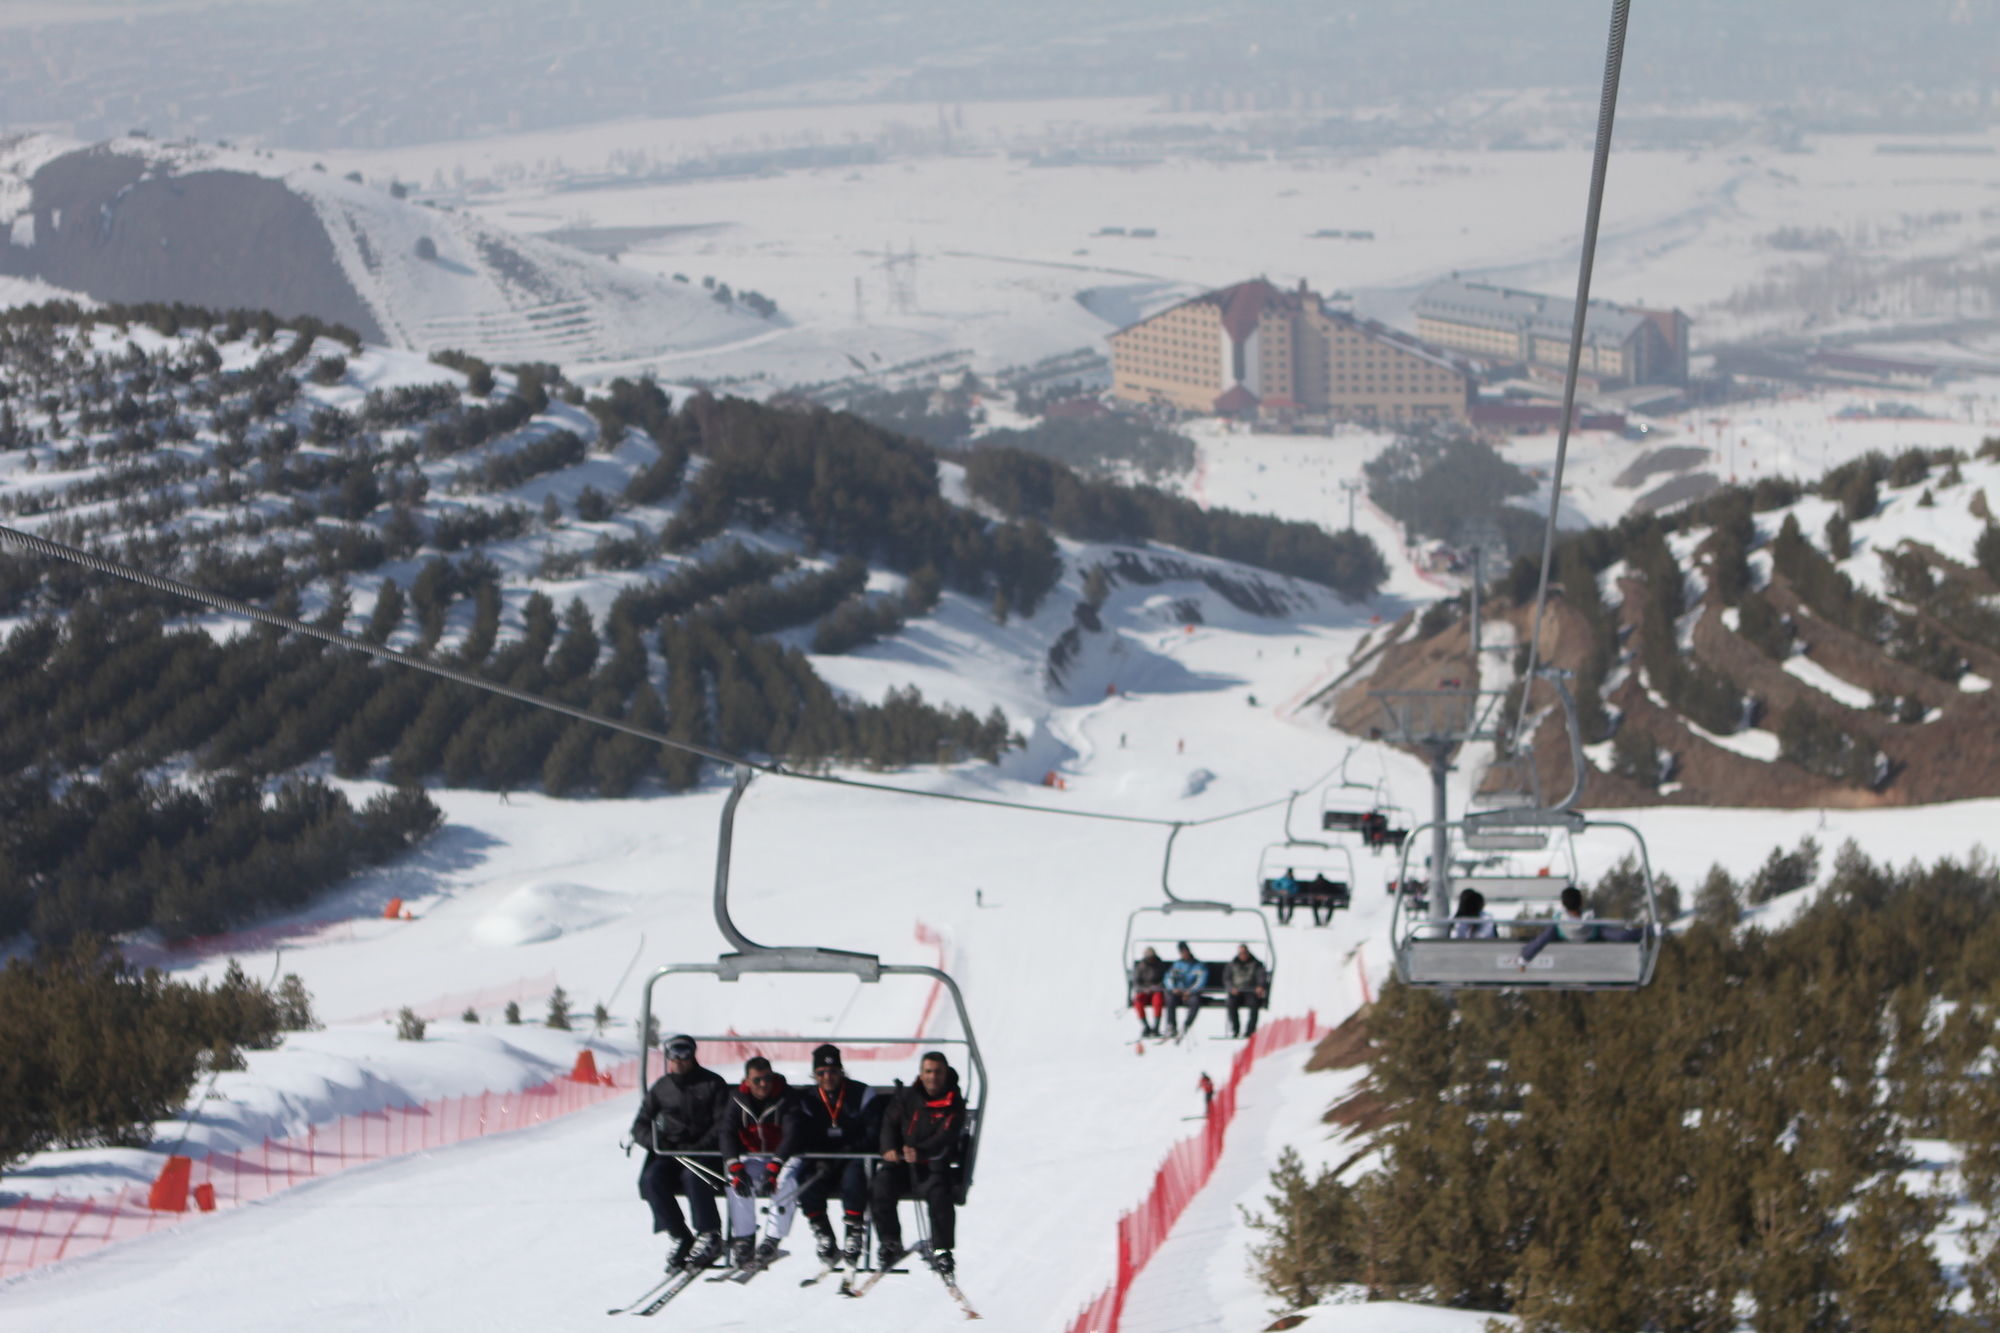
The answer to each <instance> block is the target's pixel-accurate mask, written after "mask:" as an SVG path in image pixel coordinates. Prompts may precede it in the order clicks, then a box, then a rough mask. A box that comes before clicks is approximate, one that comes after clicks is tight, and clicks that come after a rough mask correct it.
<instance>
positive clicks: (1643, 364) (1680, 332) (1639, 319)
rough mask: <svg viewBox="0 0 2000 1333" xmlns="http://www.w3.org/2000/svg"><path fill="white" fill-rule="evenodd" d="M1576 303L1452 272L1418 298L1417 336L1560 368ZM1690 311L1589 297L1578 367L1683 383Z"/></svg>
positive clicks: (1626, 380)
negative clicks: (1456, 274)
mask: <svg viewBox="0 0 2000 1333" xmlns="http://www.w3.org/2000/svg"><path fill="white" fill-rule="evenodd" d="M1575 310H1576V306H1575V303H1574V302H1573V301H1571V300H1569V299H1567V298H1564V297H1557V296H1544V295H1542V294H1540V293H1537V292H1523V291H1516V290H1514V289H1512V288H1508V287H1496V286H1493V285H1492V284H1491V283H1484V282H1470V281H1467V280H1465V279H1463V278H1458V277H1451V278H1446V279H1444V280H1443V281H1441V282H1435V283H1432V284H1431V286H1430V287H1428V288H1427V289H1425V291H1424V294H1423V295H1422V296H1420V297H1418V298H1417V302H1416V305H1415V307H1414V308H1413V313H1414V314H1415V315H1416V319H1417V336H1418V337H1419V338H1422V339H1423V340H1424V341H1425V342H1427V343H1431V344H1434V345H1436V346H1438V347H1446V348H1452V349H1454V350H1457V351H1461V352H1467V353H1470V354H1471V355H1473V356H1476V357H1479V358H1481V359H1482V360H1486V361H1494V362H1501V363H1506V364H1510V365H1520V366H1523V367H1525V368H1526V369H1528V370H1529V371H1531V372H1535V373H1542V374H1551V373H1553V374H1561V373H1562V372H1563V371H1564V370H1566V369H1567V367H1568V363H1569V339H1570V332H1571V324H1572V321H1573V319H1574V317H1575ZM1688 326H1689V320H1688V317H1687V316H1686V315H1684V314H1682V313H1681V312H1680V311H1678V310H1649V309H1643V308H1641V307H1638V306H1621V305H1613V304H1612V303H1611V302H1609V301H1592V302H1591V303H1590V313H1589V315H1588V316H1587V317H1586V319H1585V320H1584V326H1583V354H1582V356H1581V357H1580V358H1579V360H1578V373H1579V374H1580V375H1581V376H1583V377H1584V378H1585V379H1586V380H1587V381H1589V382H1590V383H1591V384H1593V385H1595V386H1596V387H1599V388H1612V387H1615V386H1619V385H1626V384H1686V383H1687V378H1688Z"/></svg>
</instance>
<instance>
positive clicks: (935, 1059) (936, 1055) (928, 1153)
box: [871, 1051, 965, 1278]
mask: <svg viewBox="0 0 2000 1333" xmlns="http://www.w3.org/2000/svg"><path fill="white" fill-rule="evenodd" d="M964 1138H965V1098H964V1096H963V1095H961V1094H960V1092H959V1090H958V1073H957V1071H955V1070H953V1069H952V1067H951V1065H950V1064H949V1063H947V1062H946V1060H945V1058H944V1055H943V1054H942V1053H941V1052H938V1051H926V1052H925V1053H924V1059H923V1064H922V1066H921V1068H920V1069H919V1072H918V1074H917V1081H916V1083H915V1085H914V1086H912V1087H908V1088H904V1089H902V1090H901V1091H899V1092H897V1093H896V1094H895V1096H894V1097H892V1098H891V1099H890V1101H889V1105H888V1107H887V1109H886V1110H884V1112H883V1115H882V1136H881V1140H880V1142H881V1145H882V1162H883V1165H882V1166H881V1167H880V1168H878V1169H877V1170H876V1172H875V1184H874V1188H873V1191H872V1193H873V1196H874V1197H873V1199H872V1200H871V1202H872V1203H873V1205H874V1207H873V1210H872V1211H873V1212H874V1215H875V1234H876V1236H877V1237H879V1238H880V1241H881V1248H880V1249H879V1250H878V1252H877V1254H876V1262H877V1263H879V1264H880V1265H881V1266H882V1267H883V1268H888V1267H890V1266H892V1265H893V1264H895V1262H896V1261H897V1260H899V1259H901V1258H902V1257H903V1256H904V1255H905V1254H907V1253H909V1251H908V1250H906V1249H905V1248H904V1246H903V1223H902V1219H901V1218H899V1217H897V1215H896V1200H897V1199H899V1198H901V1197H902V1196H904V1195H905V1194H907V1195H909V1196H910V1197H911V1198H914V1199H920V1200H922V1201H923V1204H924V1207H925V1208H926V1209H928V1210H929V1213H930V1223H931V1265H932V1267H934V1268H936V1269H937V1271H938V1272H939V1273H940V1274H941V1275H943V1276H944V1277H946V1278H950V1277H952V1275H953V1272H954V1268H955V1266H954V1264H953V1261H952V1255H951V1249H952V1240H953V1231H954V1222H955V1221H956V1216H955V1213H954V1209H953V1203H954V1199H955V1196H956V1191H957V1188H958V1152H959V1146H960V1144H961V1143H962V1142H963V1141H964Z"/></svg>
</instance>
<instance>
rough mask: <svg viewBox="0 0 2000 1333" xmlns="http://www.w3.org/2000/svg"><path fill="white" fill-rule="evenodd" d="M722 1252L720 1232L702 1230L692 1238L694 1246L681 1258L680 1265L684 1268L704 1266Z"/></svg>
mask: <svg viewBox="0 0 2000 1333" xmlns="http://www.w3.org/2000/svg"><path fill="white" fill-rule="evenodd" d="M721 1254H722V1233H721V1232H719V1231H704V1232H702V1233H701V1234H700V1235H699V1236H696V1237H695V1238H694V1248H693V1249H691V1250H689V1251H688V1252H687V1254H686V1255H685V1256H683V1257H682V1259H681V1267H682V1268H683V1269H684V1270H686V1269H696V1268H706V1267H708V1266H709V1265H710V1264H712V1263H714V1262H715V1261H716V1259H717V1258H719V1257H720V1256H721Z"/></svg>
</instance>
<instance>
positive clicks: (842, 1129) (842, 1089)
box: [798, 1042, 883, 1268]
mask: <svg viewBox="0 0 2000 1333" xmlns="http://www.w3.org/2000/svg"><path fill="white" fill-rule="evenodd" d="M812 1064H813V1071H812V1072H813V1086H812V1087H810V1088H802V1089H800V1090H799V1128H800V1132H799V1151H800V1152H801V1153H803V1154H806V1155H807V1157H810V1155H811V1154H813V1153H816V1152H844V1153H858V1152H870V1151H873V1150H874V1147H875V1144H876V1143H877V1142H878V1141H879V1139H880V1137H881V1131H880V1130H879V1129H878V1128H877V1127H876V1120H877V1118H878V1117H879V1115H880V1113H881V1111H882V1106H883V1098H882V1097H880V1096H879V1095H878V1091H877V1089H874V1088H871V1087H869V1086H868V1085H867V1084H866V1083H863V1082H861V1081H859V1080H858V1079H851V1078H849V1077H847V1071H846V1070H845V1069H843V1068H842V1067H841V1063H840V1048H839V1047H838V1046H835V1045H834V1044H833V1043H832V1042H828V1043H826V1044H825V1045H823V1046H817V1047H815V1048H814V1049H813V1054H812ZM804 1174H805V1176H806V1184H805V1185H804V1187H803V1188H801V1189H800V1190H799V1194H798V1198H799V1211H800V1212H802V1213H804V1214H805V1215H806V1225H807V1226H808V1227H810V1228H812V1234H813V1244H814V1247H815V1250H816V1251H817V1253H818V1256H819V1261H820V1264H821V1265H822V1266H823V1267H826V1268H831V1267H833V1266H834V1264H835V1263H837V1262H841V1261H845V1262H846V1264H847V1266H848V1267H849V1268H852V1267H854V1266H855V1265H856V1264H858V1263H859V1262H860V1261H861V1242H862V1237H863V1234H864V1232H865V1229H866V1228H865V1227H864V1225H863V1223H864V1210H865V1209H866V1207H867V1202H868V1164H867V1163H866V1162H864V1161H862V1160H861V1159H860V1158H858V1157H851V1158H848V1159H846V1160H844V1161H843V1160H840V1159H832V1160H822V1161H820V1162H819V1163H817V1170H815V1169H813V1167H811V1166H808V1168H807V1169H806V1171H805V1172H804ZM836 1185H838V1186H839V1188H840V1206H841V1210H842V1212H843V1213H845V1214H846V1223H847V1225H846V1227H845V1236H844V1239H845V1244H844V1245H839V1246H836V1245H835V1244H834V1239H833V1224H832V1223H831V1222H829V1221H828V1220H827V1216H826V1204H827V1199H828V1198H829V1197H830V1196H831V1195H832V1193H833V1191H834V1187H835V1186H836Z"/></svg>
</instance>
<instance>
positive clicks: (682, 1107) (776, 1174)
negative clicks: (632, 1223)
mask: <svg viewBox="0 0 2000 1333" xmlns="http://www.w3.org/2000/svg"><path fill="white" fill-rule="evenodd" d="M663 1045H664V1047H665V1050H666V1056H667V1072H666V1074H665V1075H664V1076H663V1077H662V1078H660V1079H659V1080H658V1081H657V1082H655V1083H654V1084H653V1086H652V1087H651V1088H650V1089H649V1090H648V1091H647V1093H646V1097H645V1100H644V1102H643V1103H642V1104H641V1106H640V1109H639V1115H638V1117H637V1119H635V1120H634V1121H633V1122H632V1140H633V1142H634V1143H636V1144H638V1145H639V1146H641V1147H643V1148H645V1149H646V1150H647V1154H646V1161H645V1165H644V1166H643V1167H641V1168H640V1171H639V1195H640V1197H641V1198H643V1199H645V1201H646V1202H647V1203H648V1204H649V1205H651V1207H652V1210H653V1231H654V1233H655V1234H657V1233H659V1232H663V1231H664V1232H666V1233H667V1234H668V1235H669V1236H670V1237H672V1239H673V1247H672V1249H671V1250H670V1251H669V1252H668V1255H667V1270H668V1271H669V1272H676V1271H684V1270H686V1269H690V1268H705V1267H707V1266H709V1265H711V1264H713V1263H715V1262H716V1260H717V1259H718V1258H721V1257H723V1240H722V1226H721V1218H720V1216H719V1215H718V1212H717V1209H716V1202H715V1201H716V1194H717V1192H718V1189H721V1190H725V1191H726V1192H727V1195H728V1204H729V1223H730V1228H729V1229H730V1234H731V1237H732V1240H731V1241H730V1253H729V1255H728V1256H727V1257H728V1260H729V1263H730V1264H731V1266H732V1267H735V1268H739V1269H742V1268H751V1267H761V1266H763V1265H765V1264H768V1263H769V1262H770V1261H771V1260H772V1259H773V1258H774V1257H776V1255H777V1253H778V1246H779V1242H781V1241H782V1240H783V1239H784V1238H785V1236H786V1235H787V1234H788V1233H789V1232H790V1230H791V1226H792V1217H793V1214H794V1213H798V1212H802V1213H804V1214H805V1217H806V1225H807V1226H808V1227H810V1228H811V1230H812V1236H813V1245H814V1250H815V1253H816V1254H817V1256H818V1258H819V1261H820V1263H821V1264H822V1265H823V1266H824V1267H826V1268H829V1269H830V1268H833V1267H834V1266H835V1265H836V1264H839V1263H845V1264H846V1265H847V1266H848V1268H849V1269H854V1268H857V1267H858V1266H859V1264H860V1261H861V1256H862V1248H863V1244H864V1242H865V1239H866V1235H867V1225H866V1221H865V1219H864V1212H863V1210H864V1209H867V1210H868V1212H869V1213H871V1214H872V1216H873V1220H874V1225H875V1235H876V1241H877V1250H876V1263H877V1266H878V1267H880V1268H883V1269H888V1268H891V1267H893V1266H894V1265H895V1264H896V1263H897V1262H898V1261H899V1260H901V1259H902V1258H903V1256H904V1255H906V1254H907V1253H909V1248H908V1247H907V1246H905V1245H904V1244H903V1232H902V1222H901V1219H900V1218H899V1217H898V1216H897V1214H896V1201H897V1200H898V1199H901V1198H905V1197H908V1198H915V1199H918V1200H921V1201H922V1202H923V1204H924V1206H925V1208H926V1209H927V1211H928V1214H929V1220H930V1262H931V1266H932V1267H933V1268H935V1269H936V1270H937V1271H938V1273H939V1274H940V1275H942V1276H943V1277H945V1278H946V1279H948V1280H949V1279H951V1278H952V1276H953V1272H954V1261H953V1258H952V1242H953V1238H954V1237H953V1232H954V1226H955V1221H956V1215H955V1208H954V1205H955V1202H956V1198H957V1187H958V1172H959V1162H960V1154H961V1151H962V1149H963V1146H964V1141H965V1132H966V1116H965V1097H964V1095H963V1094H962V1093H961V1092H960V1091H959V1087H958V1073H957V1071H955V1070H954V1069H953V1068H952V1067H951V1065H950V1063H949V1062H948V1061H947V1060H946V1059H945V1057H944V1056H943V1055H942V1054H941V1053H939V1052H937V1051H927V1052H925V1054H924V1056H923V1059H922V1061H921V1062H920V1065H919V1070H918V1074H917V1080H916V1082H915V1083H913V1084H911V1085H910V1086H909V1087H903V1086H902V1085H901V1083H900V1081H899V1082H898V1083H897V1085H896V1086H895V1087H894V1088H886V1089H885V1088H875V1087H870V1086H869V1085H868V1084H866V1083H863V1082H861V1081H860V1080H858V1079H852V1078H849V1077H848V1076H847V1073H846V1071H845V1069H844V1068H843V1067H842V1065H841V1059H840V1048H839V1047H838V1046H835V1045H833V1044H831V1043H827V1044H824V1045H821V1046H818V1047H816V1048H814V1050H813V1053H812V1086H811V1087H809V1088H794V1087H792V1086H791V1085H790V1084H788V1083H787V1082H786V1081H785V1077H784V1075H782V1074H780V1073H778V1072H777V1071H776V1070H774V1069H772V1068H771V1062H770V1061H769V1060H767V1059H765V1058H764V1057H763V1056H753V1057H752V1058H751V1059H750V1060H749V1061H747V1062H746V1063H745V1065H744V1067H743V1079H742V1082H740V1083H738V1084H737V1085H736V1086H735V1087H733V1088H732V1087H731V1086H730V1085H729V1082H728V1080H726V1079H724V1078H723V1077H722V1075H720V1074H718V1073H716V1072H714V1071H713V1070H710V1069H706V1068H704V1067H703V1066H702V1065H701V1063H700V1062H699V1060H697V1058H696V1055H695V1041H694V1038H692V1037H689V1036H685V1035H676V1036H671V1037H668V1038H667V1039H666V1041H665V1042H664V1043H663ZM871 1167H872V1171H871ZM836 1191H837V1192H838V1194H839V1197H840V1205H841V1209H842V1212H843V1214H844V1220H845V1223H846V1226H845V1235H844V1236H843V1237H842V1239H841V1240H840V1241H839V1242H836V1241H835V1239H834V1233H833V1224H832V1222H831V1221H829V1220H828V1218H827V1205H828V1202H829V1200H830V1199H831V1198H832V1197H833V1195H834V1194H835V1192H836ZM676 1195H678V1196H681V1197H683V1198H685V1199H686V1200H687V1210H688V1218H689V1220H688V1221H684V1220H683V1219H682V1217H681V1210H680V1207H679V1204H678V1203H677V1201H676V1198H675V1196H676ZM760 1198H761V1199H768V1200H769V1201H770V1204H769V1207H768V1208H767V1210H766V1213H765V1218H764V1223H763V1227H762V1229H761V1233H760V1231H759V1228H758V1226H757V1222H756V1211H757V1201H758V1200H759V1199H760ZM689 1221H691V1222H692V1224H693V1225H692V1228H690V1225H689Z"/></svg>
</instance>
